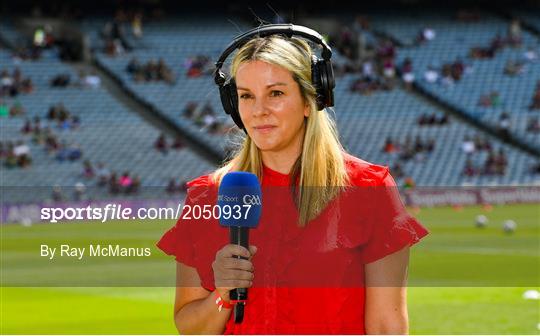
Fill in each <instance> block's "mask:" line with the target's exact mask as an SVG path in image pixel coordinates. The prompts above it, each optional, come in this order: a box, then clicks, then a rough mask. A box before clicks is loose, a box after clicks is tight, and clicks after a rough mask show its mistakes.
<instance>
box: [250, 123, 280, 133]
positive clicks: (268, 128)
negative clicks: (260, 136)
mask: <svg viewBox="0 0 540 336" xmlns="http://www.w3.org/2000/svg"><path fill="white" fill-rule="evenodd" d="M253 128H254V129H255V130H256V131H257V132H259V133H270V132H272V131H273V130H274V128H276V126H273V125H261V126H255V127H253Z"/></svg>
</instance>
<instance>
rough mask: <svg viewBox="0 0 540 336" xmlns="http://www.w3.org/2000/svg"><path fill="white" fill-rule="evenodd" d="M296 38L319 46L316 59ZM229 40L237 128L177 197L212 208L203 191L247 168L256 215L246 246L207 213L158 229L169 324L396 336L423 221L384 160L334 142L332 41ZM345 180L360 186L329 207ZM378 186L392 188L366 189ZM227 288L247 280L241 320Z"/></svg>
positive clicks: (288, 28) (267, 36) (230, 107)
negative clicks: (170, 290) (255, 181)
mask: <svg viewBox="0 0 540 336" xmlns="http://www.w3.org/2000/svg"><path fill="white" fill-rule="evenodd" d="M282 30H283V31H284V34H276V33H275V32H276V31H277V32H280V31H282ZM295 35H298V36H295ZM311 36H315V37H311ZM306 37H307V38H308V40H311V41H313V40H315V41H316V42H318V43H319V44H323V49H324V50H323V53H324V52H326V55H324V57H323V59H317V57H316V56H313V51H312V49H311V47H310V45H309V44H308V43H307V41H306V39H305V38H306ZM233 49H238V52H237V53H236V54H235V56H234V58H233V59H232V64H231V69H230V78H231V80H230V81H224V80H220V78H218V76H217V77H216V79H217V80H216V82H217V83H218V84H219V85H220V88H221V93H222V97H221V98H222V101H223V103H224V108H225V110H226V112H227V113H229V114H231V116H232V117H233V120H234V121H235V123H236V124H237V125H238V126H239V127H241V128H242V129H243V130H244V131H245V137H244V139H243V142H242V143H241V144H240V146H239V147H238V149H237V150H236V152H235V153H234V154H233V155H232V156H231V158H230V159H229V160H228V161H227V162H226V163H225V164H224V165H223V166H222V167H220V168H219V169H217V170H216V171H215V172H214V173H212V174H209V175H205V176H201V177H199V178H197V179H195V180H193V181H191V182H190V183H189V186H190V188H189V190H188V195H187V198H186V205H187V206H192V205H195V204H205V203H208V204H215V198H214V197H215V193H212V192H207V190H205V189H208V190H210V189H211V188H215V187H216V186H219V183H220V181H221V179H222V177H223V176H224V175H225V174H226V173H227V172H230V171H247V172H251V173H253V174H255V175H257V176H258V177H259V179H260V182H261V185H262V187H263V213H262V217H261V220H260V223H259V227H258V228H257V229H254V230H252V233H251V234H250V236H251V237H250V242H251V243H252V244H253V245H252V246H250V247H249V249H245V248H243V247H241V246H236V245H230V244H228V243H227V242H228V232H227V230H226V229H224V228H222V227H220V226H219V223H218V221H217V219H215V218H213V219H209V220H202V219H186V218H181V219H179V220H178V222H177V224H176V226H175V227H173V228H172V229H171V230H169V231H168V232H167V233H166V234H165V235H164V236H163V237H162V238H161V240H160V241H159V243H158V246H159V247H160V248H161V249H162V250H164V251H165V252H166V253H167V254H170V255H175V256H176V261H177V289H176V301H175V306H174V321H175V323H176V326H177V329H178V331H179V332H180V333H185V334H192V333H193V334H220V333H225V334H364V333H369V334H382V333H390V334H406V333H407V332H408V315H407V303H406V278H407V267H408V258H409V247H410V246H411V245H412V244H414V243H416V242H418V241H419V240H420V239H421V238H422V237H423V236H425V235H426V234H427V231H426V230H425V228H423V227H422V226H421V225H420V224H419V223H418V222H417V221H416V220H415V219H414V218H412V217H410V216H409V215H407V213H406V212H405V210H404V208H403V205H402V203H401V200H400V199H399V195H398V194H397V191H395V183H394V180H393V179H392V177H391V176H390V174H389V172H388V168H387V167H383V166H379V165H375V164H372V163H369V162H366V161H364V160H361V159H359V158H356V157H354V156H352V155H349V154H347V153H346V152H345V151H344V149H343V148H342V146H341V144H340V142H339V140H338V136H337V132H336V128H335V125H334V123H333V121H332V119H331V118H330V117H329V115H328V113H327V111H326V107H328V106H331V105H332V104H333V102H332V99H333V97H332V96H331V95H332V92H331V90H332V89H333V78H331V76H333V73H331V68H329V67H330V66H331V64H330V63H329V62H330V61H329V58H330V55H331V52H330V53H328V50H329V48H328V47H327V46H326V45H324V41H322V39H320V35H318V34H317V33H316V32H314V31H311V30H310V29H308V28H305V27H299V26H292V25H269V26H264V27H259V28H258V29H256V30H253V31H250V32H248V33H245V34H243V35H241V36H240V37H239V38H237V39H236V40H235V42H234V43H232V44H231V46H230V48H228V49H227V52H226V53H225V56H224V57H223V58H226V56H227V54H228V53H231V52H232V50H233ZM222 63H223V60H220V61H219V62H218V70H217V72H216V74H218V73H219V71H220V67H221V65H222ZM222 77H223V76H222ZM325 77H326V78H325ZM221 79H224V78H221ZM227 84H230V85H229V86H225V85H227ZM227 90H229V92H227ZM224 93H225V96H224ZM228 95H229V96H228ZM351 186H352V187H357V188H358V189H361V190H366V192H360V193H357V194H355V195H356V196H355V197H356V198H352V199H351V198H350V197H349V198H348V200H347V201H343V204H345V205H343V206H342V207H341V208H340V210H338V211H336V209H334V208H337V207H338V206H337V204H340V202H341V200H343V199H345V196H342V195H345V194H344V190H345V189H346V188H347V187H351ZM269 187H271V188H274V189H270V188H269ZM364 187H369V188H364ZM379 187H380V188H384V189H388V190H392V189H393V190H394V191H393V192H386V191H385V192H383V193H382V194H384V196H382V197H377V196H375V194H379V195H380V194H381V193H380V192H378V191H377V190H376V188H379ZM265 188H266V189H265ZM276 190H277V191H276ZM283 190H287V192H286V193H285V194H283V193H281V192H282V191H283ZM367 190H370V191H369V194H368V195H367V197H366V195H364V194H366V193H367ZM289 191H290V192H289ZM272 193H274V195H272ZM276 194H277V195H278V196H277V197H276ZM287 195H289V196H290V197H289V196H287ZM366 204H370V205H369V206H367V205H366ZM365 205H366V206H365ZM336 214H337V215H336ZM235 256H243V257H246V258H247V259H238V258H236V257H235ZM234 288H248V289H249V298H248V301H247V304H246V306H245V315H244V319H243V322H242V323H235V321H234V319H233V314H231V311H232V309H231V308H232V307H233V305H232V304H231V303H229V300H230V298H229V292H230V291H231V290H232V289H234Z"/></svg>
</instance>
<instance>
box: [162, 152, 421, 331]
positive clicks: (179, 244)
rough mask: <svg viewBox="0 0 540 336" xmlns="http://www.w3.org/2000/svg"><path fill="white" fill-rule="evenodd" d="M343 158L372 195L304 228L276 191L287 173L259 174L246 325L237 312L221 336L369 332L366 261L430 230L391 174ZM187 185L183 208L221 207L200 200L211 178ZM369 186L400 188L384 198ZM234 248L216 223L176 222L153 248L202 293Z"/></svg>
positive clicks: (353, 200)
mask: <svg viewBox="0 0 540 336" xmlns="http://www.w3.org/2000/svg"><path fill="white" fill-rule="evenodd" d="M345 161H346V166H347V171H348V173H349V176H350V178H351V184H352V185H353V186H358V187H362V188H358V189H361V190H362V191H364V190H370V191H369V192H368V193H364V192H360V193H358V194H355V196H354V197H352V198H349V199H348V200H345V201H342V199H345V196H344V197H342V198H340V201H339V202H338V203H335V202H334V201H333V202H331V203H330V205H329V206H327V208H326V209H325V210H324V211H323V212H322V213H321V214H320V215H319V216H318V217H317V218H316V219H314V220H313V221H311V222H309V223H308V224H307V226H306V227H305V228H300V227H298V225H295V223H297V219H298V217H297V211H296V208H295V205H294V203H293V199H292V197H291V198H288V197H287V196H285V197H283V195H284V194H280V196H279V197H277V196H276V195H274V196H273V195H272V193H273V191H275V190H276V189H279V188H274V186H288V185H289V183H290V178H289V176H288V175H284V174H281V173H279V172H276V171H274V170H271V169H269V168H267V167H265V166H264V167H263V179H262V184H261V186H262V187H263V197H262V200H263V207H262V215H261V220H260V222H259V225H258V227H257V228H255V229H252V230H250V240H249V242H250V245H255V246H257V254H256V255H255V256H254V257H253V259H252V262H253V264H254V269H255V272H254V274H255V279H254V281H253V287H251V288H250V289H249V293H248V303H247V305H246V306H245V310H244V321H243V322H242V323H240V324H235V323H234V320H233V314H232V313H231V319H230V320H229V321H228V323H227V325H226V329H225V334H365V329H364V306H365V289H364V285H363V280H364V266H365V264H366V263H370V262H373V261H376V260H378V259H380V258H383V257H385V256H386V255H389V254H391V253H394V252H396V251H399V250H401V249H402V248H404V247H405V246H407V245H408V246H410V245H413V244H415V243H417V242H418V241H419V240H420V239H421V238H422V237H424V236H425V235H427V233H428V231H427V230H426V229H425V228H424V227H423V226H422V225H421V224H419V223H418V222H417V221H416V220H415V219H414V218H413V217H411V216H410V215H408V214H407V212H406V211H405V209H404V207H403V204H402V202H401V199H400V198H399V194H398V192H397V189H396V188H395V182H394V179H393V178H392V177H391V176H390V174H389V171H388V168H387V167H383V166H379V165H375V164H372V163H369V162H366V161H363V160H361V159H358V158H355V157H353V156H350V155H348V154H345ZM188 185H189V187H190V188H189V190H188V195H187V197H186V204H187V205H194V204H202V203H205V204H215V199H214V198H213V197H214V196H215V195H214V196H210V199H211V201H210V202H203V201H202V199H203V198H204V197H201V195H202V194H205V195H206V196H208V194H212V193H203V192H201V188H197V187H204V188H207V187H212V182H211V180H210V178H209V176H208V175H204V176H201V177H199V178H196V179H195V180H193V181H191V182H189V184H188ZM268 186H272V188H273V189H272V190H268V188H267V187H268ZM265 187H266V189H265ZM366 187H367V188H366ZM373 187H389V188H384V189H385V190H394V191H391V192H390V193H388V192H385V193H384V195H385V196H384V197H382V198H381V197H377V196H373V195H375V194H379V195H380V194H381V193H378V192H377V191H376V190H375V189H374V188H373ZM369 188H371V189H369ZM281 189H282V190H288V188H281ZM379 189H381V188H379ZM364 197H365V198H364ZM212 200H214V201H213V202H214V203H212ZM338 204H339V205H338ZM367 204H369V206H368V205H367ZM268 205H270V206H268ZM350 214H353V215H352V216H351V217H347V215H349V216H350ZM295 215H296V217H295ZM348 218H352V219H351V220H347V219H348ZM228 243H229V235H228V228H225V227H221V226H220V225H219V222H218V220H217V219H210V220H201V219H199V220H193V219H179V220H178V222H177V223H176V225H175V226H174V227H173V228H171V229H170V230H169V231H167V232H166V233H165V235H164V236H163V237H162V238H161V240H160V241H159V242H158V244H157V245H158V247H159V248H160V249H162V250H163V251H165V253H167V254H169V255H175V256H176V260H177V261H179V262H182V263H184V264H186V265H188V266H192V267H195V268H196V269H197V271H198V273H199V276H200V278H201V282H202V283H201V285H202V287H204V288H206V289H207V290H209V291H213V290H214V289H215V287H214V277H213V272H212V266H211V265H212V262H213V261H214V259H215V254H216V252H217V251H218V250H219V249H221V248H222V247H223V246H225V245H226V244H228ZM216 309H217V308H216Z"/></svg>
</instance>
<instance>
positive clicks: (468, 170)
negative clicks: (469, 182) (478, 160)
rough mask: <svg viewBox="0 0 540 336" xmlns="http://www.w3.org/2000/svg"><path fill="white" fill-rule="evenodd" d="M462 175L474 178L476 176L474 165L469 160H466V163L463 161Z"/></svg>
mask: <svg viewBox="0 0 540 336" xmlns="http://www.w3.org/2000/svg"><path fill="white" fill-rule="evenodd" d="M462 174H463V175H465V176H474V175H476V169H475V167H474V164H473V162H472V160H471V159H470V158H467V161H465V167H463V173H462Z"/></svg>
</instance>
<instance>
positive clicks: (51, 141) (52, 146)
mask: <svg viewBox="0 0 540 336" xmlns="http://www.w3.org/2000/svg"><path fill="white" fill-rule="evenodd" d="M44 137H45V149H46V150H47V152H48V153H49V154H51V153H54V152H56V151H57V150H59V149H60V143H59V142H58V138H57V137H56V135H55V134H54V133H53V132H52V131H51V129H50V128H49V127H47V128H45V132H44Z"/></svg>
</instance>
